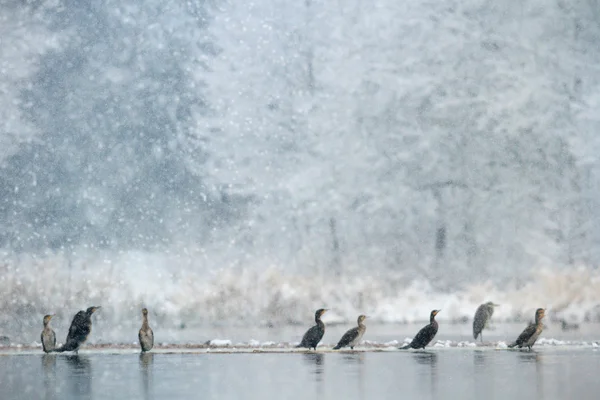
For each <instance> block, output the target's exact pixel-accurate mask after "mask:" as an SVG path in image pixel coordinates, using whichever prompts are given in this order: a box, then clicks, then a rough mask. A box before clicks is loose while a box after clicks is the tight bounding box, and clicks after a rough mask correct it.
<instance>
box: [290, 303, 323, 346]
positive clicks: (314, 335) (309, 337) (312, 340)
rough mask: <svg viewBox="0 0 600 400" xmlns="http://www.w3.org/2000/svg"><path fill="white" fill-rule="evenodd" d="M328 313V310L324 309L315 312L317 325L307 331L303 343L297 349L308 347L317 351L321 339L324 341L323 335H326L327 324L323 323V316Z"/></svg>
mask: <svg viewBox="0 0 600 400" xmlns="http://www.w3.org/2000/svg"><path fill="white" fill-rule="evenodd" d="M326 311H327V310H326V309H324V308H319V309H318V310H317V311H316V312H315V322H316V323H317V324H316V325H315V326H313V327H311V328H310V329H309V330H307V331H306V333H305V334H304V336H303V337H302V341H301V342H300V344H299V345H298V346H296V347H307V348H309V349H310V348H314V349H315V350H317V345H318V344H319V342H320V341H321V339H323V335H324V334H325V324H324V323H323V321H321V316H322V315H323V314H325V312H326Z"/></svg>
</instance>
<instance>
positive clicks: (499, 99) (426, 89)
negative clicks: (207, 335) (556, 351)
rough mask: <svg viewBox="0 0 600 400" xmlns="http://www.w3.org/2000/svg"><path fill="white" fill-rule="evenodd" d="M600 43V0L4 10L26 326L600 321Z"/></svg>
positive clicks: (19, 315)
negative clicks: (78, 315)
mask: <svg viewBox="0 0 600 400" xmlns="http://www.w3.org/2000/svg"><path fill="white" fill-rule="evenodd" d="M598 43H600V1H597V0H575V1H562V0H559V1H550V2H548V1H542V0H525V1H523V0H519V1H517V0H500V1H484V0H468V1H453V0H449V1H443V2H440V1H428V0H419V1H411V2H398V1H397V0H374V1H371V2H364V1H358V0H344V1H323V0H304V1H290V0H257V1H255V2H244V1H227V0H189V1H179V2H164V1H161V0H145V1H142V0H119V1H116V0H106V1H103V2H93V1H89V0H83V1H82V0H47V1H43V0H40V1H36V0H1V1H0V221H1V224H0V226H1V229H0V248H1V249H2V256H3V261H2V263H1V265H0V292H1V293H2V294H3V295H2V296H0V314H1V315H0V321H1V322H2V323H3V326H5V327H8V328H5V329H4V331H5V332H8V331H11V330H12V331H15V332H26V331H27V330H29V329H32V328H31V327H35V329H37V327H38V325H40V324H41V318H42V316H43V314H44V313H51V312H57V313H59V315H62V316H63V318H62V319H64V320H65V321H63V323H64V324H65V325H68V322H69V320H70V318H71V316H72V314H74V313H75V312H76V311H77V310H79V309H83V308H86V307H87V306H88V305H91V304H95V305H97V304H99V305H103V306H104V312H103V313H99V316H98V318H105V319H106V320H108V321H112V322H114V323H115V324H120V323H125V322H123V321H127V320H129V319H133V318H136V316H137V315H138V313H139V308H140V307H141V306H143V305H145V306H148V307H149V308H151V314H152V313H154V314H153V317H154V318H157V319H158V320H159V321H161V322H162V323H163V324H165V325H169V326H170V325H173V326H178V325H181V321H190V320H191V321H196V322H197V323H214V322H215V321H219V320H223V319H226V320H231V321H233V322H239V323H241V324H254V323H256V321H255V320H257V321H259V322H260V323H265V324H270V323H273V322H278V323H290V322H292V323H295V322H306V323H308V322H310V320H311V318H312V317H311V315H312V313H313V312H314V309H316V308H319V307H321V306H327V307H330V308H333V310H332V313H331V317H330V318H332V319H336V318H337V319H339V320H352V321H353V320H354V319H355V318H356V315H357V314H359V313H363V312H366V313H367V314H369V315H371V316H373V317H374V319H375V320H379V321H388V322H389V321H395V322H397V321H406V320H413V319H423V320H425V319H426V318H427V316H428V315H429V310H430V309H432V308H440V307H441V305H440V303H444V304H443V305H444V307H443V308H444V309H445V310H447V313H446V314H444V315H442V314H440V318H442V319H443V318H461V317H463V316H466V315H468V316H471V315H472V312H473V311H474V309H473V306H476V305H477V304H479V303H480V302H482V301H486V300H488V298H490V297H491V296H493V297H494V298H493V300H495V301H497V302H501V303H503V304H504V307H502V309H498V310H497V313H498V315H499V316H501V317H502V316H503V317H505V318H512V317H518V316H520V315H521V313H526V315H527V318H529V314H530V313H531V312H532V310H534V309H535V308H537V307H538V306H544V307H550V308H553V309H554V310H555V311H556V312H565V313H567V316H569V317H572V318H576V319H579V320H599V319H600V295H599V294H598V293H600V273H599V272H598V265H600V225H599V224H598V221H600V211H599V210H600V207H599V205H600V204H599V203H600V196H599V194H600V179H599V178H600V169H599V168H600V159H599V157H598V154H599V152H600V136H599V135H598V131H599V129H600V46H598ZM61 313H62V314H61ZM100 314H102V315H100ZM58 323H60V322H58ZM136 323H137V322H136ZM0 333H2V332H0ZM36 335H37V333H36Z"/></svg>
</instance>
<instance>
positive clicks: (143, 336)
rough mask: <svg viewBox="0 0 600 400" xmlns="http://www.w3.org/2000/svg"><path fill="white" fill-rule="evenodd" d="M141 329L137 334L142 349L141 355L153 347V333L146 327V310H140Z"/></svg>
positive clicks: (148, 326)
mask: <svg viewBox="0 0 600 400" xmlns="http://www.w3.org/2000/svg"><path fill="white" fill-rule="evenodd" d="M142 318H143V319H142V328H141V329H140V332H139V333H138V338H139V339H140V346H141V347H142V353H143V352H146V351H150V350H151V349H152V347H154V332H152V329H151V328H150V325H148V309H147V308H142Z"/></svg>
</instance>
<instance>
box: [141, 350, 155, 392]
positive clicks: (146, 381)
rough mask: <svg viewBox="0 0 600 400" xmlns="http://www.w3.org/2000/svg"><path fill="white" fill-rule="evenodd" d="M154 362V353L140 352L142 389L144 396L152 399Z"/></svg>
mask: <svg viewBox="0 0 600 400" xmlns="http://www.w3.org/2000/svg"><path fill="white" fill-rule="evenodd" d="M153 363H154V354H153V353H140V373H141V375H142V391H143V393H144V398H146V399H152V398H154V394H153V393H152V391H151V387H153V384H152V364H153Z"/></svg>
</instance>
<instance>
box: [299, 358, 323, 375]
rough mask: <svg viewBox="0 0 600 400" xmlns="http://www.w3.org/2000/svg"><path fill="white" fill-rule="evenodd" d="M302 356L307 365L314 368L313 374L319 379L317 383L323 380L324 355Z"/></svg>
mask: <svg viewBox="0 0 600 400" xmlns="http://www.w3.org/2000/svg"><path fill="white" fill-rule="evenodd" d="M302 356H303V359H304V362H305V363H306V364H308V365H313V366H314V368H315V369H314V371H313V372H312V373H313V374H314V375H315V376H316V377H317V381H321V380H323V376H322V375H323V371H324V370H325V369H324V364H325V355H324V354H322V353H306V354H303V355H302Z"/></svg>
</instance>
